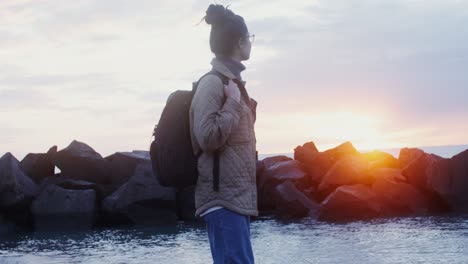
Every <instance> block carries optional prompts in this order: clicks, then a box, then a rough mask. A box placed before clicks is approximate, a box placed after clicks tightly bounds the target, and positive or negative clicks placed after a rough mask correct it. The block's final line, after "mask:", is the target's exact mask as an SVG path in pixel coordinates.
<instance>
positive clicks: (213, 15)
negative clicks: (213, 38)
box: [205, 4, 227, 25]
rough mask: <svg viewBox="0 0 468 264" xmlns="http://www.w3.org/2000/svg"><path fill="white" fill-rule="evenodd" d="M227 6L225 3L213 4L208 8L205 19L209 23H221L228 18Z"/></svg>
mask: <svg viewBox="0 0 468 264" xmlns="http://www.w3.org/2000/svg"><path fill="white" fill-rule="evenodd" d="M226 15H227V13H226V8H224V6H223V5H214V4H211V5H210V6H209V7H208V9H207V10H206V16H205V21H206V23H207V24H209V25H213V24H220V23H222V22H223V21H224V19H225V18H226Z"/></svg>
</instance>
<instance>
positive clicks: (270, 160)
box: [262, 155, 292, 169]
mask: <svg viewBox="0 0 468 264" xmlns="http://www.w3.org/2000/svg"><path fill="white" fill-rule="evenodd" d="M288 160H292V159H291V158H290V157H288V156H283V155H279V156H273V157H268V158H264V159H263V160H262V162H263V166H264V167H265V169H267V168H269V167H271V166H273V165H275V164H276V163H278V162H282V161H288Z"/></svg>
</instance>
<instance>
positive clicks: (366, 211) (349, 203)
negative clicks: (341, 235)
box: [319, 184, 382, 222]
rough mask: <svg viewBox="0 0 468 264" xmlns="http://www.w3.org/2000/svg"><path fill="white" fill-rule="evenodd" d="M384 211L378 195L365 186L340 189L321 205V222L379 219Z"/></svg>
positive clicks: (350, 186)
mask: <svg viewBox="0 0 468 264" xmlns="http://www.w3.org/2000/svg"><path fill="white" fill-rule="evenodd" d="M381 211H382V206H381V204H380V203H379V202H378V201H377V195H376V194H375V193H374V192H373V191H372V189H371V188H370V187H369V186H367V185H363V184H357V185H347V186H341V187H338V188H337V189H336V190H335V191H334V192H333V193H331V194H330V195H329V196H328V197H327V198H326V199H325V200H324V201H323V202H322V204H321V210H320V213H319V220H324V221H339V222H341V221H355V220H367V219H372V218H376V217H379V216H380V214H381Z"/></svg>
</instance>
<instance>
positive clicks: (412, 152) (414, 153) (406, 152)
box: [398, 148, 425, 169]
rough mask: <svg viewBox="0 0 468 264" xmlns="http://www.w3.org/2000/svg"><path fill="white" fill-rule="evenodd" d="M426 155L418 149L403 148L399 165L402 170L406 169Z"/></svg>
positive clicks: (399, 156)
mask: <svg viewBox="0 0 468 264" xmlns="http://www.w3.org/2000/svg"><path fill="white" fill-rule="evenodd" d="M424 154H425V153H424V151H422V150H421V149H418V148H402V149H400V153H399V155H398V163H399V164H400V168H402V169H403V168H405V167H406V166H408V164H410V163H412V162H413V161H415V160H417V159H418V158H419V157H421V156H423V155H424Z"/></svg>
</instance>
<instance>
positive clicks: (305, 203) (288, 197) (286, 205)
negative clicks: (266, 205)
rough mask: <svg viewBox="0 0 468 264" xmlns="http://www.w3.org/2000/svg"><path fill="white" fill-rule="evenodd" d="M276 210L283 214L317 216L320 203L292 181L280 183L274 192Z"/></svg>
mask: <svg viewBox="0 0 468 264" xmlns="http://www.w3.org/2000/svg"><path fill="white" fill-rule="evenodd" d="M273 199H274V202H275V206H276V211H277V213H279V214H280V215H282V216H291V217H305V216H308V217H313V218H315V217H317V213H318V210H319V208H320V205H319V204H318V203H316V202H315V201H314V200H312V199H310V198H309V197H307V196H306V195H304V194H303V193H302V192H300V191H299V190H298V189H297V188H296V186H294V184H293V183H292V182H290V181H286V182H284V183H281V184H279V185H278V186H276V187H275V189H274V192H273Z"/></svg>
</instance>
